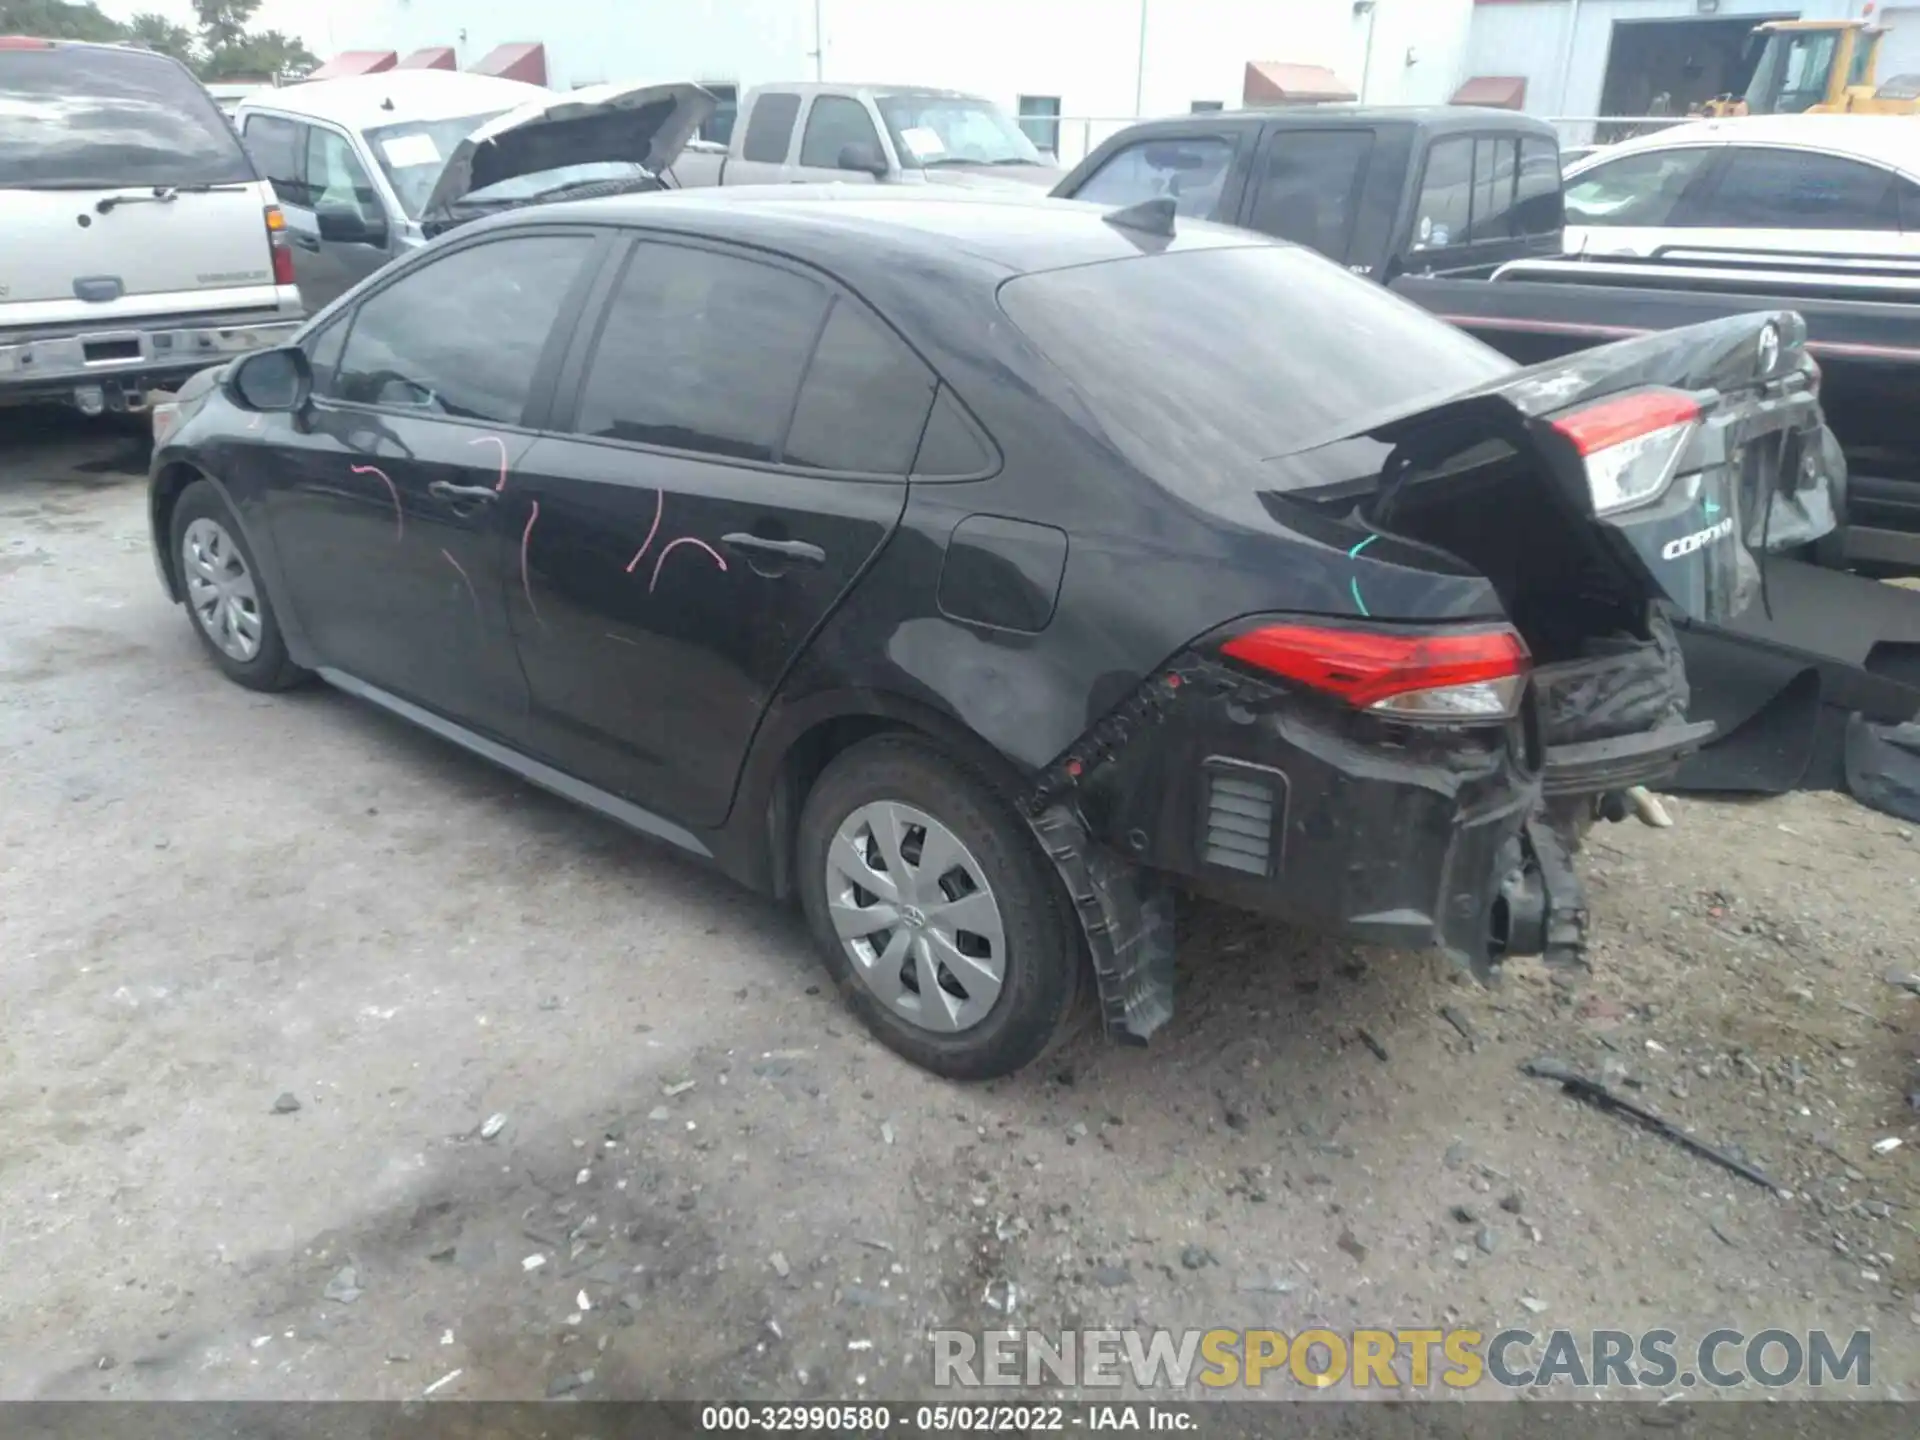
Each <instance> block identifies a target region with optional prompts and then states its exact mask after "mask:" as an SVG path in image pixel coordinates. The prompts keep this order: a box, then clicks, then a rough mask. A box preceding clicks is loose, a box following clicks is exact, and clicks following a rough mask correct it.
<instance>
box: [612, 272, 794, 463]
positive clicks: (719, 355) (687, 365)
mask: <svg viewBox="0 0 1920 1440" xmlns="http://www.w3.org/2000/svg"><path fill="white" fill-rule="evenodd" d="M828 299H829V295H828V292H827V290H826V287H825V286H822V285H819V284H816V283H815V282H813V281H811V280H808V279H806V278H805V277H804V276H800V275H796V274H794V273H793V272H792V271H789V270H782V269H778V268H776V267H774V266H771V265H762V264H760V263H759V262H757V261H753V260H742V259H740V258H738V257H737V256H733V255H723V254H720V253H718V252H715V251H711V250H696V249H692V248H690V247H687V246H682V245H660V244H651V243H648V244H641V245H638V246H636V247H634V252H633V256H632V258H631V260H629V262H628V264H627V268H626V273H625V274H624V275H622V276H621V278H620V285H619V288H618V289H616V290H615V291H614V294H613V297H612V300H611V301H610V302H609V304H608V306H607V313H606V321H605V324H604V326H603V327H602V329H601V332H600V340H599V344H598V346H597V347H596V349H595V351H594V356H593V363H592V365H591V366H590V367H589V368H588V371H587V377H586V383H585V386H584V388H583V391H582V394H581V400H580V414H579V419H578V421H577V422H576V424H575V427H574V428H575V429H577V430H578V431H579V432H580V433H582V434H585V435H595V436H599V437H601V438H604V439H609V440H631V441H634V442H636V443H639V444H645V445H663V446H668V447H670V448H672V449H676V450H694V451H700V452H703V453H705V454H710V455H725V456H731V457H735V458H738V459H742V460H762V461H770V460H772V459H773V458H774V453H775V451H776V450H777V448H778V447H779V444H780V440H781V437H782V436H783V435H784V434H785V433H786V428H787V421H788V418H789V417H790V416H791V415H792V413H793V405H794V396H795V394H796V392H797V391H798V390H799V388H800V377H801V374H802V372H803V371H804V370H805V369H806V366H807V357H808V356H809V355H810V354H811V353H812V351H813V346H814V341H815V340H816V338H818V336H819V334H820V324H821V321H822V320H823V319H824V318H825V316H826V310H827V302H828Z"/></svg>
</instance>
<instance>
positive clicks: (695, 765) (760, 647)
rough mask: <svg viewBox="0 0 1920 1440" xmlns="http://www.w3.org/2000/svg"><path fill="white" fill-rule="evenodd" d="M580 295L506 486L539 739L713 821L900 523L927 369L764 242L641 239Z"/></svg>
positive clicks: (626, 785)
mask: <svg viewBox="0 0 1920 1440" xmlns="http://www.w3.org/2000/svg"><path fill="white" fill-rule="evenodd" d="M588 310H589V313H591V314H596V315H600V316H603V317H604V318H603V319H602V322H601V324H600V326H599V328H598V331H597V333H591V334H589V333H583V334H582V336H581V337H580V338H579V339H578V340H577V341H576V350H577V353H576V354H575V355H574V356H572V357H571V358H570V359H569V361H568V364H567V368H566V370H565V371H564V372H563V375H562V379H561V383H560V391H559V394H558V395H557V397H556V401H555V411H554V416H553V421H552V423H551V424H550V425H549V427H548V429H549V432H550V433H548V434H546V435H544V436H543V437H542V438H541V439H540V440H539V441H538V442H537V443H536V444H535V445H534V446H533V448H532V450H531V451H530V452H529V453H528V454H527V455H526V456H525V457H524V459H523V460H522V461H521V462H520V463H519V465H518V467H517V470H516V480H515V488H514V492H513V499H512V501H511V502H510V505H509V510H510V513H511V516H512V521H511V523H512V525H513V526H514V527H517V528H516V538H517V544H518V552H517V573H516V576H515V579H514V583H513V586H512V587H511V591H512V593H511V596H510V601H511V604H510V614H511V620H512V625H513V631H514V635H515V637H516V639H517V641H518V643H519V649H520V660H521V666H522V668H523V670H524V671H525V673H526V676H527V682H528V686H529V689H530V691H531V696H532V707H533V730H534V733H535V744H536V746H537V748H538V750H539V751H540V753H542V754H544V755H545V756H547V757H548V758H549V759H550V760H551V762H552V763H553V764H554V765H556V766H558V767H559V768H560V769H563V770H565V771H567V772H569V773H570V774H573V775H576V776H578V777H580V778H581V779H583V780H586V781H588V782H589V783H591V784H593V785H596V786H598V787H599V788H601V789H603V790H606V791H610V792H612V793H613V794H615V795H618V796H621V797H623V798H625V799H626V800H628V801H630V802H632V803H634V804H636V805H639V806H641V807H644V808H645V809H648V810H651V811H653V812H655V813H657V814H659V815H662V816H665V817H667V818H669V819H671V820H672V821H674V822H676V823H678V824H680V825H685V826H692V827H695V828H703V827H710V826H714V825H718V824H720V823H721V822H722V821H723V820H724V819H725V818H726V815H727V812H728V809H729V807H730V805H731V803H732V796H733V787H734V783H735V780H736V779H737V777H738V774H739V770H740V766H741V764H742V762H743V760H744V758H745V755H746V751H747V746H748V743H749V741H750V740H751V739H752V736H753V732H754V729H755V727H756V725H757V724H758V723H759V720H760V717H761V714H762V713H763V712H764V711H765V709H766V707H767V705H768V703H769V701H770V700H771V698H772V696H773V695H774V693H775V691H776V690H777V689H778V687H779V684H780V681H781V678H782V676H784V675H785V673H786V671H787V669H788V667H789V666H790V665H791V664H792V663H793V661H794V660H795V659H796V658H797V656H798V655H799V654H800V652H801V650H802V648H803V647H804V646H805V645H806V643H807V641H808V639H809V637H810V636H811V635H812V634H813V633H814V631H815V630H816V629H817V628H818V627H819V626H820V624H821V623H822V622H823V621H824V620H825V619H826V617H827V615H828V614H829V612H830V611H832V609H833V608H834V606H835V604H836V603H837V602H838V601H839V599H840V598H841V596H842V595H844V594H845V593H846V592H847V590H848V588H849V587H850V586H851V585H852V584H853V583H854V582H855V580H856V579H857V578H858V576H859V575H860V573H861V572H862V570H863V569H864V568H865V567H866V565H867V564H868V562H869V561H870V560H871V559H872V558H873V557H874V555H875V554H876V553H877V552H878V551H879V549H880V547H881V546H882V545H883V544H884V543H885V542H886V539H887V536H888V535H889V534H890V533H891V532H892V530H893V528H894V526H895V525H896V524H897V522H898V520H899V517H900V513H901V510H902V508H903V507H904V505H905V503H906V481H905V476H906V474H907V472H908V469H909V467H910V465H911V462H912V460H913V455H914V451H915V448H916V447H917V445H918V443H919V438H920V434H921V431H922V429H923V428H924V426H925V423H926V418H927V415H928V413H929V411H930V410H931V408H932V402H933V395H934V389H935V381H934V377H933V375H932V373H931V372H930V371H929V370H928V369H927V367H926V366H925V365H924V364H923V363H922V362H921V361H920V359H919V358H918V357H917V356H916V355H915V353H914V352H913V351H912V350H911V349H909V348H908V347H907V346H906V344H905V343H904V342H903V341H901V340H900V338H899V337H898V336H897V335H896V334H895V333H894V332H893V331H892V330H891V329H889V328H888V327H887V326H886V325H885V324H884V323H883V322H882V321H881V320H880V319H879V318H878V317H877V316H876V315H875V314H874V313H873V312H872V311H871V310H869V309H868V308H867V307H866V306H865V305H863V304H862V303H861V302H860V301H858V300H857V299H855V298H854V297H853V296H851V295H849V294H847V293H845V292H844V291H842V290H840V289H839V288H838V287H837V286H835V285H834V284H832V283H831V282H830V281H828V280H827V279H826V278H825V277H823V276H821V275H820V274H818V273H817V272H815V271H812V270H808V269H804V268H801V267H798V266H794V265H789V264H786V263H784V262H782V261H780V260H777V259H775V258H773V257H771V256H768V255H766V254H765V253H764V252H752V253H746V252H737V251H734V250H730V249H726V248H722V247H719V246H717V245H708V244H693V243H688V242H686V241H683V240H678V239H669V238H666V237H651V236H650V237H646V238H642V239H638V240H635V241H634V242H633V244H632V248H631V252H630V254H629V255H627V256H626V257H625V259H624V262H623V263H622V264H621V265H620V266H619V268H618V272H617V274H616V275H614V276H612V277H611V278H610V280H609V283H608V285H607V288H606V290H605V292H604V293H598V294H596V295H594V296H592V297H590V299H589V301H588ZM590 328H591V327H588V326H583V327H582V330H583V332H586V331H588V330H589V329H590Z"/></svg>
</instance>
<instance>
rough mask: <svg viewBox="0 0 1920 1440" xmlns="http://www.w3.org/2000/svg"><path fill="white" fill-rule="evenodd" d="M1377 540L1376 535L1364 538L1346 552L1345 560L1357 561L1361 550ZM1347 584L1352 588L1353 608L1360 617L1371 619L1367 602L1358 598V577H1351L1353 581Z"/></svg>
mask: <svg viewBox="0 0 1920 1440" xmlns="http://www.w3.org/2000/svg"><path fill="white" fill-rule="evenodd" d="M1379 538H1380V537H1379V536H1378V535H1369V536H1367V538H1366V539H1364V540H1362V541H1361V542H1360V543H1359V544H1358V545H1356V546H1354V547H1353V548H1352V549H1351V550H1349V551H1347V558H1348V559H1349V560H1357V559H1359V558H1360V552H1361V551H1362V550H1364V549H1366V548H1367V546H1369V545H1371V544H1372V543H1373V542H1374V541H1376V540H1378V539H1379ZM1348 583H1349V585H1351V587H1352V589H1353V603H1354V605H1355V606H1356V607H1357V608H1358V609H1359V611H1360V613H1361V614H1362V615H1365V616H1367V617H1369V618H1371V617H1372V615H1373V612H1372V611H1371V610H1369V609H1367V602H1366V601H1364V600H1362V599H1361V598H1360V577H1359V576H1358V575H1356V576H1354V577H1353V579H1352V580H1351V581H1349V582H1348Z"/></svg>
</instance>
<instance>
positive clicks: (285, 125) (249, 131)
mask: <svg viewBox="0 0 1920 1440" xmlns="http://www.w3.org/2000/svg"><path fill="white" fill-rule="evenodd" d="M305 129H306V126H304V125H296V124H295V123H294V122H293V121H291V120H282V119H281V118H280V117H279V116H277V115H249V116H248V117H247V128H246V130H245V131H244V132H243V134H242V137H241V138H242V139H243V140H245V142H246V146H247V153H248V154H249V155H251V156H252V157H253V163H254V165H255V167H256V168H257V169H258V170H259V171H260V173H261V175H262V176H264V177H265V178H266V180H267V183H268V184H270V185H272V186H273V193H274V195H275V196H276V197H277V198H278V199H279V201H280V203H281V204H282V205H298V206H300V207H301V208H302V209H306V208H309V205H310V202H309V201H308V199H307V190H306V186H305V185H303V184H301V182H300V162H301V160H302V158H303V156H302V153H301V152H302V150H303V148H304V146H305V144H306V137H305V135H304V134H303V133H302V132H303V131H305Z"/></svg>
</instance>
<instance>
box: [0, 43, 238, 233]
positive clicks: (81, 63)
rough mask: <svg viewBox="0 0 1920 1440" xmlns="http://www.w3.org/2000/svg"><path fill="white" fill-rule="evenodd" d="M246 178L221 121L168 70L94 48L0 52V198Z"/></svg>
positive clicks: (194, 87) (233, 139)
mask: <svg viewBox="0 0 1920 1440" xmlns="http://www.w3.org/2000/svg"><path fill="white" fill-rule="evenodd" d="M254 178H255V177H254V169H253V164H252V162H251V161H250V160H248V158H247V154H246V151H244V150H243V149H241V147H240V137H239V136H238V135H236V134H235V133H234V129H233V126H232V125H231V124H230V123H228V120H227V117H226V116H225V115H223V114H221V113H220V108H219V106H217V105H215V104H214V103H213V98H212V97H211V96H210V95H208V94H207V92H206V91H205V90H204V89H202V88H201V86H200V84H199V82H198V81H196V80H195V79H194V78H193V77H192V76H191V75H189V74H188V73H187V72H186V71H185V70H184V69H182V68H181V66H179V65H178V64H177V63H175V62H174V61H172V60H169V59H167V58H166V57H164V56H160V55H153V54H150V53H148V52H146V51H144V50H121V49H114V48H110V47H106V46H92V45H50V46H48V47H47V48H45V49H40V48H38V47H34V46H27V47H23V48H20V49H12V48H8V49H4V50H0V190H7V189H21V190H35V189H45V190H97V189H108V188H113V187H117V186H123V185H124V186H132V185H247V184H251V183H252V182H253V180H254ZM3 224H4V222H0V225H3Z"/></svg>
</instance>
